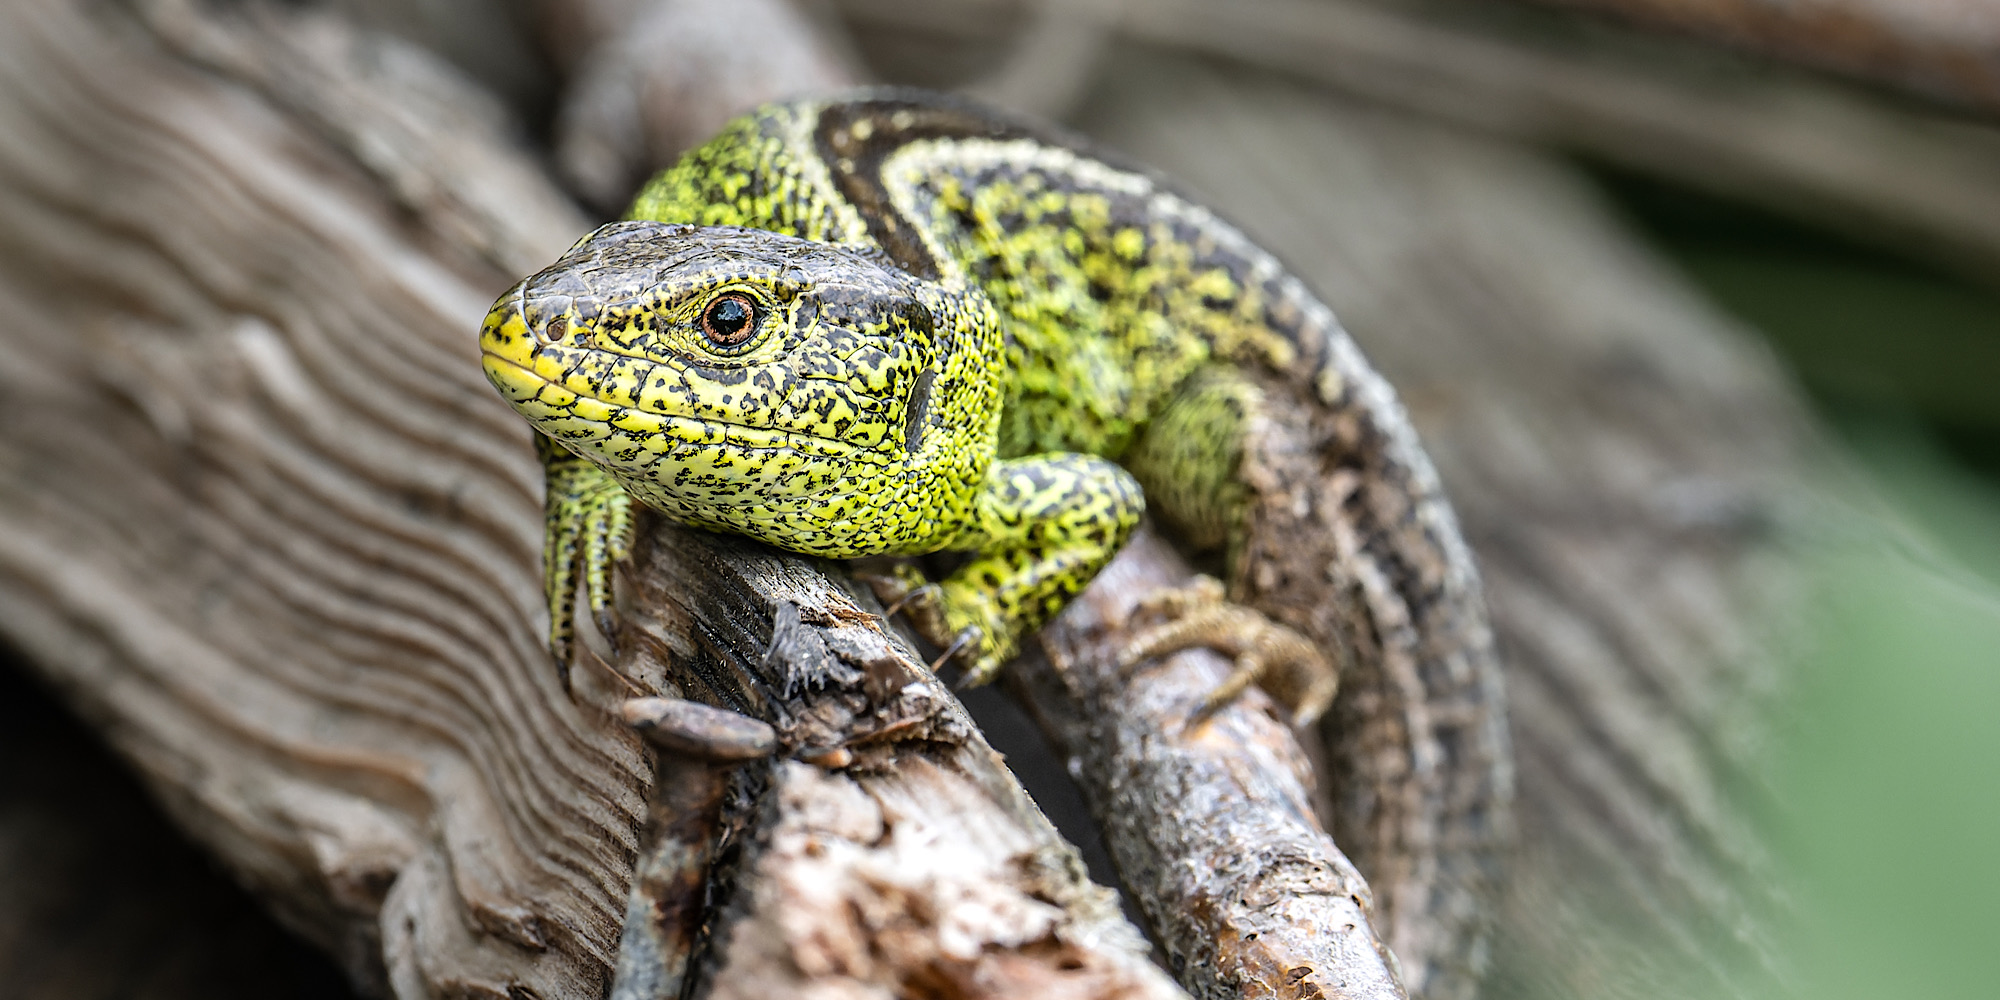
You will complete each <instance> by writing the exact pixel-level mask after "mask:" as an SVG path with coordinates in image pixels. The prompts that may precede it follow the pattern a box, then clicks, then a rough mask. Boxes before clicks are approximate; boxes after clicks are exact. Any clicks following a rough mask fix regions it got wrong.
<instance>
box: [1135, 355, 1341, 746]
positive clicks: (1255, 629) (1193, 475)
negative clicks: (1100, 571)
mask: <svg viewBox="0 0 2000 1000" xmlns="http://www.w3.org/2000/svg"><path fill="white" fill-rule="evenodd" d="M1265 405H1266V404H1265V397H1264V393H1263V390H1262V389H1260V388H1259V387H1258V386H1257V385H1256V384H1255V383H1254V382H1252V381H1251V380H1250V379H1249V378H1248V377H1247V376H1245V375H1244V374H1243V373H1242V372H1241V371H1239V370H1238V369H1236V368H1234V367H1232V366H1229V365H1221V364H1216V365H1209V366H1207V367H1205V368H1203V369H1201V370H1200V371H1198V372H1197V373H1196V374H1195V375H1194V376H1192V377H1191V378H1189V380H1188V382H1187V384H1186V385H1185V386H1183V387H1182V388H1181V390H1180V391H1179V392H1178V393H1176V394H1175V396H1174V398H1173V399H1172V400H1171V401H1169V402H1168V404H1167V406H1166V408H1165V409H1164V410H1162V411H1161V412H1160V413H1159V414H1158V415H1157V416H1156V417H1155V418H1154V419H1153V421H1152V422H1151V423H1150V424H1149V425H1148V426H1147V428H1146V431H1145V433H1144V434H1143V435H1142V436H1141V437H1140V438H1139V440H1138V441H1137V442H1136V443H1135V445H1134V447H1133V449H1132V451H1131V453H1130V454H1128V455H1127V456H1126V460H1125V465H1126V467H1127V468H1130V469H1131V470H1132V473H1133V475H1134V476H1136V477H1137V478H1138V480H1139V482H1140V483H1141V484H1143V485H1144V487H1145V490H1146V498H1147V501H1148V506H1149V508H1150V509H1151V510H1152V512H1153V514H1154V516H1155V517H1157V518H1158V519H1159V520H1160V522H1161V523H1162V524H1164V525H1166V526H1167V527H1168V528H1170V529H1172V530H1173V531H1174V532H1175V533H1176V534H1177V535H1178V536H1179V538H1180V539H1181V541H1183V542H1184V543H1185V544H1187V545H1188V546H1189V547H1191V548H1193V549H1195V550H1196V551H1198V552H1199V551H1204V550H1205V551H1215V550H1222V551H1223V552H1224V554H1225V556H1226V558H1227V560H1228V562H1229V563H1230V564H1231V566H1232V567H1234V566H1235V564H1236V562H1237V561H1238V558H1239V552H1240V549H1241V545H1240V539H1241V534H1242V525H1243V517H1244V513H1245V511H1246V510H1247V509H1248V507H1249V503H1250V486H1249V484H1248V482H1247V481H1246V479H1245V477H1244V475H1243V455H1244V443H1245V441H1246V440H1247V439H1248V436H1249V435H1250V433H1251V430H1252V426H1253V424H1254V422H1255V421H1257V420H1258V419H1259V418H1260V416H1261V414H1262V410H1263V407H1264V406H1265ZM1140 610H1141V611H1150V612H1152V613H1155V614H1157V615H1162V616H1164V617H1165V619H1166V620H1165V621H1164V622H1163V623H1161V624H1158V625H1156V626H1153V627H1152V628H1149V629H1147V630H1145V631H1143V632H1141V633H1140V634H1139V635H1138V636H1137V637H1135V638H1134V639H1133V641H1132V642H1131V643H1130V644H1129V645H1128V646H1127V647H1126V649H1125V650H1124V652H1123V654H1122V655H1121V656H1120V666H1121V667H1122V668H1124V669H1126V670H1130V669H1131V668H1133V667H1135V666H1136V665H1137V664H1139V663H1140V662H1142V661H1144V660H1147V659H1151V658H1153V657H1156V656H1165V655H1168V654H1170V653H1174V652H1178V651H1179V650H1182V649H1189V648H1194V647H1207V648H1210V649H1214V650H1216V651H1217V652H1220V653H1223V654H1224V655H1226V656H1230V657H1233V658H1234V659H1235V661H1236V665H1235V669H1234V670H1233V671H1232V672H1231V673H1230V675H1229V677H1228V678H1227V679H1226V680H1224V681H1223V682H1222V684H1221V685H1219V686H1218V687H1217V688H1216V689H1215V690H1214V691H1212V692H1210V693H1209V696H1208V698H1207V699H1206V700H1205V701H1204V702H1203V704H1202V706H1201V708H1200V709H1199V710H1197V712H1196V713H1195V717H1196V718H1197V719H1200V718H1204V717H1206V716H1208V715H1209V714H1211V713H1213V712H1214V711H1215V710H1217V709H1219V708H1221V707H1222V706H1224V705H1226V704H1228V703H1229V702H1230V701H1232V700H1233V699H1235V698H1236V697H1237V696H1238V695H1240V694H1242V693H1243V691H1244V690H1245V689H1247V688H1248V687H1249V686H1250V685H1251V684H1253V683H1254V684H1257V685H1258V686H1260V687H1262V688H1263V689H1264V690H1265V691H1266V692H1268V693H1269V694H1270V695H1271V696H1272V697H1274V698H1276V699H1278V700H1279V701H1280V702H1282V703H1283V704H1285V705H1286V706H1287V707H1288V708H1290V709H1291V711H1292V716H1293V721H1294V722H1295V723H1297V724H1300V725H1303V724H1305V723H1308V722H1311V721H1313V720H1314V719H1317V718H1318V717H1319V716H1320V715H1322V714H1324V713H1325V712H1326V710H1327V707H1328V706H1330V705H1331V704H1332V703H1333V696H1334V691H1335V689H1336V686H1337V683H1338V678H1339V673H1338V670H1337V668H1336V667H1335V665H1334V663H1333V661H1331V660H1329V659H1328V658H1327V656H1326V655H1325V654H1324V653H1323V652H1322V651H1321V650H1320V648H1319V647H1318V646H1317V645H1316V644H1315V643H1314V642H1313V641H1312V640H1311V639H1308V638H1306V636H1304V635H1303V634H1301V633H1299V632H1298V631H1296V630H1294V629H1292V628H1290V627H1288V626H1285V625H1282V624H1279V623H1277V622H1274V621H1272V620H1271V619H1270V618H1268V617H1266V616H1265V615H1264V614H1263V613H1262V612H1260V611H1257V610H1255V609H1253V608H1249V607H1246V606H1244V605H1241V604H1235V603H1231V602H1229V601H1228V600H1226V599H1225V596H1224V589H1223V585H1222V584H1221V583H1220V582H1218V581H1216V580H1215V579H1213V578H1211V577H1206V576H1204V577H1202V578H1200V580H1198V581H1197V582H1196V583H1195V584H1194V585H1193V586H1190V587H1185V588H1180V589H1177V590H1167V591H1162V592H1159V593H1157V594H1153V595H1149V596H1148V597H1147V598H1146V599H1145V600H1143V601H1141V603H1140Z"/></svg>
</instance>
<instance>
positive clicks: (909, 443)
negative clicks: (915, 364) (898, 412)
mask: <svg viewBox="0 0 2000 1000" xmlns="http://www.w3.org/2000/svg"><path fill="white" fill-rule="evenodd" d="M936 379H937V369H935V368H926V369H924V373H923V374H922V375H919V376H917V384H916V385H913V386H911V387H910V403H909V405H908V406H907V407H905V409H904V414H903V450H904V451H906V452H908V453H910V454H912V455H914V454H916V453H917V446H919V445H921V444H923V443H924V418H926V417H928V416H930V410H931V383H932V382H933V381H935V380H936Z"/></svg>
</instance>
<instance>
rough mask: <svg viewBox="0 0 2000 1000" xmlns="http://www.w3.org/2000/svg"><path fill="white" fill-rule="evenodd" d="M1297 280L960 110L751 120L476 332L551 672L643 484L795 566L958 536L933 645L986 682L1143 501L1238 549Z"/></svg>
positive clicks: (1210, 223) (1109, 173)
mask: <svg viewBox="0 0 2000 1000" xmlns="http://www.w3.org/2000/svg"><path fill="white" fill-rule="evenodd" d="M724 295H738V296H742V297H744V298H745V299H747V300H748V301H750V302H752V303H754V305H755V320H754V323H755V327H754V332H752V333H751V334H750V335H749V336H748V339H747V340H745V341H744V342H742V343H738V344H734V345H732V346H728V347H723V346H718V344H717V343H716V342H715V341H713V340H712V339H710V338H709V337H708V336H706V335H705V334H704V332H703V328H702V319H701V317H702V315H703V312H704V310H706V309H708V308H709V307H710V305H712V304H713V303H714V302H715V301H716V300H717V298H718V297H720V296H724ZM1303 295H1304V293H1303V292H1302V291H1301V290H1299V288H1298V284H1297V282H1296V281H1294V280H1292V279H1290V278H1289V277H1288V276H1286V275H1285V274H1284V272H1283V271H1282V269H1281V268H1279V267H1278V265H1277V264H1276V262H1275V261H1273V260H1272V259H1271V258H1270V256H1269V255H1268V254H1265V253H1263V252H1262V251H1260V250H1258V249H1256V248H1255V247H1254V246H1252V245H1250V244H1249V243H1248V241H1246V240H1244V238H1243V237H1242V236H1241V235H1240V234H1238V233H1237V232H1236V231H1235V230H1233V229H1231V228H1229V227H1228V226H1226V225H1224V224H1222V223H1220V222H1218V221H1216V220H1215V219H1214V217H1213V216H1211V215H1210V214H1209V213H1208V212H1207V211H1206V210H1204V209H1201V208H1200V207H1198V206H1195V205H1193V204H1190V203H1189V202H1187V201H1185V200H1184V199H1182V198H1180V197H1178V196H1177V195H1174V194H1173V193H1171V192H1169V191H1166V190H1164V189H1163V188H1161V186H1160V185H1159V184H1158V183H1157V182H1156V181H1155V180H1154V179H1153V178H1151V177H1150V176H1148V175H1146V174H1144V173H1142V172H1138V171H1133V170H1127V169H1122V168H1118V167H1114V166H1110V165H1108V164H1106V163H1104V162H1102V161H1101V160H1100V159H1097V158H1094V157H1092V156H1089V155H1087V154H1084V153H1081V152H1078V151H1077V150H1076V149H1074V148H1073V147H1072V146H1071V145H1069V144H1067V143H1065V142H1062V141H1059V140H1052V139H1050V138H1047V137H1045V136H1042V135H1039V134H1036V133H1034V132H1033V131H1032V130H1030V129H1028V128H1025V127H1022V126H1019V125H1016V124H1012V123H1008V122H1005V121H1002V120H998V119H995V118H992V117H990V116H988V115H987V114H985V113H983V112H980V111H977V110H975V109H972V108H969V107H967V106H964V105H961V104H957V103H952V102H949V101H946V100H943V99H939V98H934V97H924V96H916V95H910V94H888V95H872V96H867V97H863V98H861V99H857V100H847V101H835V102H825V103H817V102H816V103H801V104H794V105H784V106H775V107H769V108H765V109H762V110H760V111H758V112H757V113H755V114H753V115H751V116H749V117H746V118H743V119H741V120H739V121H737V122H735V123H733V124H731V125H730V126H728V127H727V128H726V129H725V130H724V131H723V132H722V134H721V135H719V136H718V137H717V138H715V139H714V140H713V141H711V142H710V143H708V144H707V145H705V146H703V147H701V148H700V149H697V150H695V151H693V152H691V153H689V154H688V155H687V156H686V157H685V158H684V159H682V160H681V162H680V163H678V164H676V165H675V166H673V167H672V168H669V169H668V170H666V171H665V172H663V173H662V174H660V175H659V176H658V177H656V178H655V179H654V180H653V181H652V182H651V183H650V184H649V185H647V187H646V189H645V190H644V191H643V192H641V193H640V195H639V197H638V199H637V201H636V202H635V203H634V205H633V207H632V210H631V212H630V217H629V219H628V221H625V222H620V223H613V224H611V225H608V226H605V227H604V228H602V229H599V230H598V231H597V232H595V233H593V234H591V235H590V236H588V237H585V238H584V239H583V240H582V241H581V242H579V243H578V244H577V245H576V246H575V247H574V248H572V249H571V250H570V252H569V253H568V254H566V255H564V257H563V258H562V259H561V260H559V261H557V262H556V263H555V264H554V265H552V266H551V267H549V268H548V269H546V270H544V271H542V272H540V273H539V274H536V275H534V276H532V277H530V278H528V279H526V280H524V281H523V282H521V284H520V285H518V286H516V287H515V288H514V289H512V290H510V291H509V292H508V293H507V294H506V295H504V296H502V297H501V299H500V300H499V302H497V303H496V304H495V305H494V307H493V310H492V312H491V313H490V314H489V315H488V317H487V319H486V322H485V325H484V328H483V330H482V332H481V337H480V344H481V348H482V350H483V352H484V361H485V367H486V373H487V376H488V378H489V379H490V380H491V381H492V382H493V384H494V386H495V387H496V388H498V389H499V390H500V392H501V394H502V395H503V396H505V397H506V398H507V399H508V401H509V402H511V403H512V404H513V405H514V406H515V408H516V409H518V410H520V412H521V413H523V414H524V415H525V416H527V417H528V419H529V420H530V421H532V422H533V423H534V425H535V427H536V429H537V430H539V431H540V432H541V433H542V434H543V435H545V436H546V438H547V440H548V441H550V442H553V444H554V446H553V447H545V448H544V459H545V461H546V462H547V465H548V468H549V502H548V511H549V536H548V548H547V552H546V553H545V558H546V564H547V571H548V586H549V599H550V602H551V619H552V625H551V644H552V646H553V647H554V648H555V649H556V651H557V655H558V659H559V660H560V661H562V662H565V663H566V661H567V647H568V644H569V641H570V619H571V617H572V615H573V609H574V607H575V603H576V594H577V590H578V588H579V586H581V588H582V590H583V593H584V596H585V599H586V601H587V603H588V604H589V606H590V607H591V609H592V610H593V611H594V612H595V613H597V614H598V615H600V616H603V615H604V614H605V611H606V608H607V605H608V601H609V593H610V588H609V569H610V565H611V562H612V561H613V560H615V559H616V558H618V557H619V556H620V555H621V554H622V552H623V548H624V544H625V539H626V536H627V534H628V533H629V530H630V512H629V503H630V500H631V499H635V498H636V499H637V500H639V501H640V502H643V503H645V504H647V505H648V506H651V507H654V508H656V509H658V510H660V511H662V512H663V513H665V514H667V515H668V516H670V517H672V518H674V519H676V520H679V521H682V522H684V523H687V524H691V525H696V526H700V527H705V528H713V529H718V530H725V531H733V532H738V533H741V534H744V535H748V536H750V537H753V538H757V539H761V540H763V541H765V542H768V543H770V544H773V545H777V546H780V547H782V548H786V549H790V550H793V551H797V552H803V553H809V554H815V555H822V556H830V557H839V558H845V557H854V556H864V555H878V554H895V555H912V554H922V553H928V552H936V551H964V552H968V553H971V558H970V559H969V560H968V561H967V562H966V563H965V564H964V565H963V566H961V567H960V568H959V569H958V570H957V571H956V572H954V573H953V574H952V575H951V576H950V577H949V578H948V579H946V580H944V581H943V582H942V585H941V588H940V591H939V594H938V597H939V600H940V602H941V605H942V608H941V610H942V612H943V619H944V622H943V624H944V629H943V631H945V632H946V633H948V635H946V636H936V635H934V636H933V638H949V635H950V634H955V635H958V636H960V637H961V638H964V639H967V640H970V643H969V649H968V652H969V660H970V663H969V669H970V675H971V676H972V677H973V678H974V679H984V678H986V677H988V676H990V675H991V673H992V672H993V671H994V670H996V669H997V668H998V667H999V665H1000V664H1001V663H1003V662H1005V660H1006V659H1007V658H1008V657H1010V656H1011V655H1012V654H1013V653H1014V651H1015V650H1016V649H1017V648H1018V645H1019V642H1020V640H1021V637H1022V636H1023V635H1024V634H1026V633H1027V632H1029V631H1031V630H1032V629H1034V628H1037V627H1039V626H1040V625H1041V624H1042V623H1043V622H1045V621H1047V620H1048V619H1049V618H1050V617H1051V616H1053V615H1054V614H1055V613H1056V612H1057V611H1059V610H1060V609H1061V608H1062V606H1063V604H1064V603H1065V602H1067V601H1068V600H1069V598H1070V597H1072V596H1074V595H1075V594H1076V593H1077V592H1078V591H1079V590H1081V589H1082V587H1083V586H1084V585H1085V584H1087V583H1088V582H1089V580H1090V578H1091V577H1092V576H1093V575H1095V574H1096V572H1097V571H1098V570H1099V569H1100V568H1101V567H1102V566H1103V565H1104V563H1105V562H1107V561H1108V560H1109V559H1110V558H1111V556H1112V555H1113V554H1114V553H1115V552H1116V551H1117V549H1118V547H1119V546H1120V545H1121V544H1123V542H1124V540H1125V539H1126V537H1127V536H1128V535H1129V534H1130V532H1131V531H1132V529H1133V528H1134V527H1135V526H1136V525H1137V524H1138V521H1139V519H1140V516H1141V514H1142V513H1143V511H1144V508H1145V504H1146V501H1145V499H1144V497H1145V496H1147V495H1150V496H1151V497H1152V499H1153V503H1154V508H1155V511H1156V513H1158V514H1160V515H1162V516H1164V517H1165V518H1166V519H1167V520H1169V521H1170V522H1172V523H1174V524H1175V525H1177V526H1180V527H1182V528H1183V529H1184V530H1187V531H1189V532H1191V533H1192V534H1193V535H1194V536H1195V537H1194V538H1193V539H1192V540H1193V541H1194V542H1196V543H1197V544H1200V545H1217V544H1221V543H1224V542H1226V541H1227V540H1228V535H1229V533H1230V531H1231V530H1232V529H1233V527H1234V525H1235V523H1236V516H1237V512H1238V510H1239V508H1240V505H1241V502H1242V496H1243V493H1242V486H1241V482H1240V478H1239V476H1238V470H1237V464H1238V463H1239V462H1240V457H1241V438H1242V432H1243V423H1244V421H1245V420H1247V419H1249V416H1250V414H1251V413H1252V412H1253V411H1254V409H1255V406H1256V404H1257V396H1256V393H1255V391H1254V390H1253V389H1252V388H1251V387H1250V386H1249V384H1248V383H1247V382H1246V381H1245V380H1243V379H1241V378H1240V377H1239V376H1238V375H1237V374H1236V373H1237V372H1239V371H1240V370H1241V369H1242V368H1243V367H1246V366H1253V365H1261V366H1265V367H1268V368H1273V369H1278V370H1284V369H1286V368H1287V367H1288V366H1291V365H1294V364H1296V363H1299V359H1298V347H1299V344H1300V339H1299V328H1300V325H1301V323H1302V322H1304V320H1302V315H1304V313H1307V312H1310V311H1311V310H1313V309H1319V312H1321V313H1323V312H1324V310H1323V309H1320V308H1319V307H1318V306H1317V304H1316V303H1311V302H1309V301H1302V300H1301V298H1302V296H1303ZM1309 353H1316V352H1310V351H1309ZM1313 360H1315V361H1318V360H1321V359H1318V358H1315V359H1313ZM1149 428H1151V430H1152V432H1151V433H1148V430H1149ZM1121 462H1122V463H1123V467H1121V465H1120V464H1119V463H1121ZM1128 470H1129V471H1128ZM1135 476H1136V478H1135ZM1142 482H1143V483H1144V484H1145V489H1144V491H1143V492H1142V490H1141V487H1140V483H1142Z"/></svg>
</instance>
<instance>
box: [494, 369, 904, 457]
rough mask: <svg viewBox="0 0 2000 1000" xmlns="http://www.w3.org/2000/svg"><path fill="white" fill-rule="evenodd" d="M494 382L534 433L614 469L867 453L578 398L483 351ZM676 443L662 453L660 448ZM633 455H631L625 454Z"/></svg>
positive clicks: (788, 433) (771, 430)
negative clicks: (697, 456) (685, 455)
mask: <svg viewBox="0 0 2000 1000" xmlns="http://www.w3.org/2000/svg"><path fill="white" fill-rule="evenodd" d="M480 362H481V364H482V366H483V367H484V368H485V370H486V378H487V381H489V382H491V383H493V386H494V388H496V389H498V390H500V394H501V396H503V397H504V398H505V399H506V400H507V402H508V403H509V404H511V405H512V406H513V407H514V409H515V410H517V411H519V412H520V413H521V415H522V416H525V417H527V418H528V421H529V422H530V423H532V424H534V426H535V428H536V429H537V430H539V431H541V432H542V433H544V434H546V435H548V436H549V438H550V439H552V440H554V441H556V442H557V443H559V444H565V445H571V444H575V445H583V446H586V447H589V448H590V449H591V450H593V451H600V452H602V453H603V457H604V458H606V459H609V460H611V462H612V464H616V465H625V464H627V463H628V462H629V463H632V464H633V465H634V466H635V467H636V466H637V465H639V464H643V462H642V454H643V455H645V456H650V457H651V459H653V460H658V459H661V458H669V459H670V458H671V457H672V456H673V454H674V453H675V452H676V451H681V450H700V449H715V448H722V449H727V450H729V451H734V452H763V453H772V454H776V453H781V452H790V453H793V454H799V455H809V456H813V457H816V458H831V459H842V460H848V459H856V458H861V457H862V456H863V455H864V452H866V450H867V449H864V448H862V447H860V446H858V445H855V444H851V443H849V442H846V441H841V440H838V439H835V438H828V437H821V436H819V435H816V434H808V433H805V432H802V431H794V430H787V429H784V428H780V427H760V426H756V425H752V424H743V423H736V422H732V421H727V420H717V419H714V418H709V417H696V416H690V415H687V414H679V413H662V412H657V411H654V410H645V409H641V408H639V407H636V406H630V405H627V404H624V403H613V402H609V401H606V400H603V399H599V398H597V397H595V396H591V395H587V394H583V393H579V392H576V391H575V390H574V389H571V388H570V387H568V386H566V385H561V384H558V383H556V382H554V381H552V380H550V379H548V378H546V377H544V376H542V375H540V374H539V373H537V372H535V371H533V370H532V369H530V368H528V367H526V366H524V365H522V364H521V363H520V362H518V361H515V360H514V359H512V358H509V357H506V356H504V355H501V354H498V353H495V352H493V351H490V350H482V351H481V352H480ZM662 441H664V442H669V443H668V444H666V445H665V446H664V447H656V446H655V445H656V444H657V443H658V442H662ZM628 451H629V452H631V454H626V452H628Z"/></svg>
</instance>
